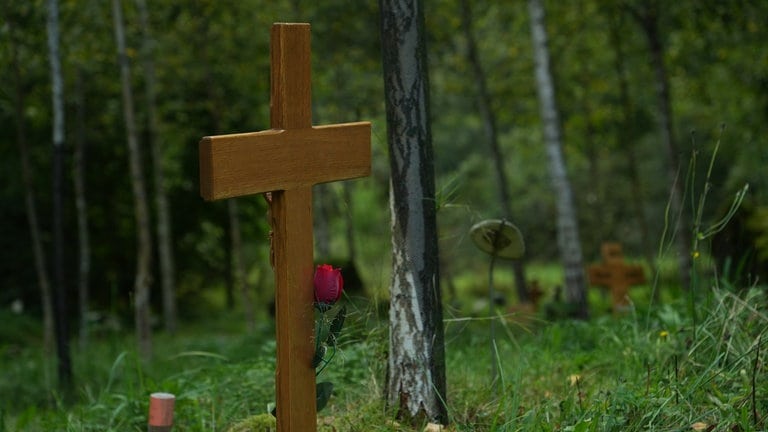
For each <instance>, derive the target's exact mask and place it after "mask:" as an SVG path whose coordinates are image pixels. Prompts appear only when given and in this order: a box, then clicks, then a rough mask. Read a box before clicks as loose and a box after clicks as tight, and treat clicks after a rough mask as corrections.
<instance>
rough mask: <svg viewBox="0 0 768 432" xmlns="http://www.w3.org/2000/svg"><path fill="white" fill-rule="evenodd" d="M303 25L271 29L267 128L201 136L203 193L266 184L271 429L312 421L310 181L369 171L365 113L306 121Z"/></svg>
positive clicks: (216, 195) (305, 431)
mask: <svg viewBox="0 0 768 432" xmlns="http://www.w3.org/2000/svg"><path fill="white" fill-rule="evenodd" d="M310 57H311V51H310V26H309V24H292V23H280V24H274V25H273V26H272V30H271V54H270V58H271V80H270V82H271V93H270V127H271V128H272V129H270V130H266V131H261V132H250V133H240V134H230V135H219V136H209V137H204V138H203V139H202V140H201V141H200V193H201V195H202V196H203V198H204V199H206V200H215V199H221V198H231V197H237V196H243V195H250V194H255V193H263V192H271V196H272V198H271V201H270V223H271V225H272V253H273V257H274V261H273V263H272V264H273V267H274V272H275V309H276V310H275V314H276V336H277V371H276V374H275V378H276V386H277V389H276V394H277V398H276V399H277V400H276V403H277V428H278V431H280V432H287V431H296V432H313V431H315V430H317V422H316V417H317V410H316V396H315V369H314V368H313V367H312V357H313V356H314V350H315V343H314V337H315V334H314V331H315V322H314V310H313V303H314V288H313V283H312V279H313V273H314V257H313V246H314V245H313V237H312V186H313V185H315V184H319V183H325V182H331V181H336V180H346V179H352V178H357V177H364V176H367V175H370V171H371V148H370V144H371V125H370V123H368V122H356V123H344V124H338V125H328V126H317V127H313V126H312V101H311V62H310V60H311V58H310Z"/></svg>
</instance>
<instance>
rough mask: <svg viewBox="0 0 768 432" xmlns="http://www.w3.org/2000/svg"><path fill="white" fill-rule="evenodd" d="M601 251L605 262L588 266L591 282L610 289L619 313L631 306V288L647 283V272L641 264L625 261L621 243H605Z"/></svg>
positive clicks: (615, 309)
mask: <svg viewBox="0 0 768 432" xmlns="http://www.w3.org/2000/svg"><path fill="white" fill-rule="evenodd" d="M601 253H602V256H603V263H602V264H593V265H591V266H589V267H588V268H587V274H588V276H589V283H590V284H591V285H599V286H603V287H606V288H608V289H610V290H611V304H612V305H613V312H614V313H619V312H621V311H623V310H626V308H627V307H629V297H628V296H627V293H628V292H629V288H630V287H631V286H633V285H640V284H643V283H645V274H644V273H643V268H642V267H641V266H639V265H630V264H627V263H626V262H624V256H623V254H622V252H621V244H619V243H603V245H602V247H601Z"/></svg>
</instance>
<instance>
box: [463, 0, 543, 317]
mask: <svg viewBox="0 0 768 432" xmlns="http://www.w3.org/2000/svg"><path fill="white" fill-rule="evenodd" d="M461 8H462V14H461V23H462V28H463V30H464V37H465V38H466V40H467V60H468V61H469V64H470V66H471V67H472V73H473V75H474V78H475V83H476V84H477V102H478V107H479V108H480V117H481V118H482V120H483V125H484V129H485V135H486V137H487V139H488V144H489V145H490V148H491V157H492V158H493V162H494V168H495V171H496V183H497V184H498V187H499V189H498V190H499V200H500V201H501V205H502V209H503V210H504V218H505V219H508V220H509V221H512V220H513V219H512V205H511V202H512V199H511V195H510V193H509V186H508V185H509V182H508V181H507V173H506V170H505V169H504V160H505V159H504V154H503V152H502V151H501V145H500V144H499V137H498V129H497V127H496V124H497V123H496V113H495V112H494V111H493V107H492V103H491V94H490V92H489V91H488V80H487V79H486V75H485V71H484V70H483V65H482V63H481V61H480V56H479V54H478V53H477V43H476V42H475V35H474V31H473V30H472V9H471V7H470V3H469V0H461ZM512 270H513V273H514V276H515V287H516V288H517V299H518V301H519V302H520V303H526V302H528V289H527V287H526V283H525V265H524V264H523V261H522V260H514V261H512Z"/></svg>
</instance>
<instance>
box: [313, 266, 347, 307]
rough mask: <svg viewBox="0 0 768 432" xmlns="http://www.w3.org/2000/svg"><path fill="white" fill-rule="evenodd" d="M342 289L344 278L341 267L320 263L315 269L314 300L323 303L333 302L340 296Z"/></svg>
mask: <svg viewBox="0 0 768 432" xmlns="http://www.w3.org/2000/svg"><path fill="white" fill-rule="evenodd" d="M343 289H344V279H343V278H342V277H341V269H339V268H336V269H335V268H333V266H331V265H329V264H321V265H319V266H317V269H316V270H315V301H317V302H318V303H324V304H329V305H331V304H334V303H336V301H338V300H339V298H341V292H342V290H343Z"/></svg>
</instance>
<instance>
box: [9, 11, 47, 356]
mask: <svg viewBox="0 0 768 432" xmlns="http://www.w3.org/2000/svg"><path fill="white" fill-rule="evenodd" d="M5 13H6V14H8V15H7V16H5V22H6V25H7V26H8V41H9V44H8V45H9V48H10V51H11V52H10V57H11V59H10V60H11V61H10V68H11V70H12V72H13V87H14V88H15V95H14V96H15V97H14V100H13V111H14V118H15V122H16V145H17V146H18V149H19V157H20V162H21V175H22V184H23V187H24V208H25V210H26V218H27V224H28V227H29V241H30V243H31V248H32V252H33V256H34V263H35V266H34V267H35V274H36V276H37V285H38V288H39V290H40V303H41V306H42V311H43V347H44V351H45V353H46V354H49V355H50V354H53V353H54V352H55V351H54V348H55V345H54V323H53V321H54V320H53V299H52V295H51V283H50V279H49V277H48V266H47V264H46V258H45V256H46V255H45V250H44V248H43V242H42V238H41V237H42V236H41V233H40V222H39V219H38V212H37V202H36V199H35V187H34V181H33V172H32V167H31V165H30V161H29V148H28V143H27V121H26V119H25V118H24V114H25V111H26V97H27V95H26V91H25V87H26V83H25V82H24V79H23V77H24V74H23V73H22V69H21V67H22V66H21V61H20V60H19V50H20V49H19V40H18V39H19V35H18V34H17V31H18V30H17V23H16V22H15V21H16V20H15V17H13V16H11V10H10V8H9V9H5Z"/></svg>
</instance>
